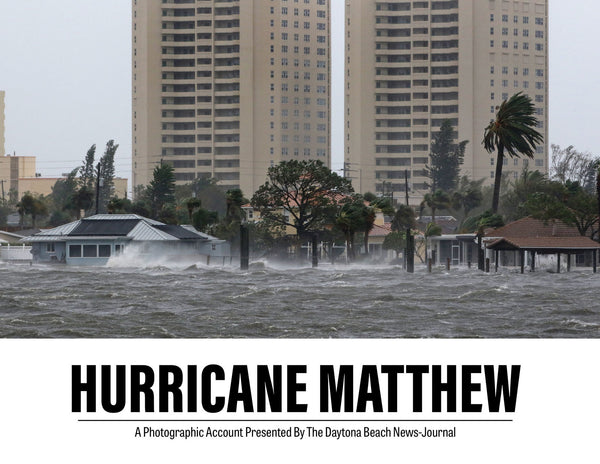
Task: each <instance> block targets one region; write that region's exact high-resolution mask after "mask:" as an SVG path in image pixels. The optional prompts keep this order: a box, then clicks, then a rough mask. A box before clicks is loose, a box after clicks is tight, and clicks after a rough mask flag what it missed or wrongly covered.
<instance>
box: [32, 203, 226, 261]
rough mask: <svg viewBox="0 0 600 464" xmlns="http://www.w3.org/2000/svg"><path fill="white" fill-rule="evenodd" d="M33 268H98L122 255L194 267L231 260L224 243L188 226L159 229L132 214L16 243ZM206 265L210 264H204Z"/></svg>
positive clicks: (72, 224)
mask: <svg viewBox="0 0 600 464" xmlns="http://www.w3.org/2000/svg"><path fill="white" fill-rule="evenodd" d="M21 242H23V243H29V244H31V246H32V249H31V253H32V257H33V261H34V262H41V263H52V262H61V263H66V264H74V265H84V266H90V265H93V266H97V265H105V264H107V263H108V261H109V260H110V259H113V258H117V257H122V256H125V254H126V253H129V254H130V255H134V256H136V257H139V256H147V257H148V258H156V257H161V259H162V258H163V257H164V259H165V260H176V261H177V262H180V261H181V260H186V261H191V262H197V261H200V260H203V259H206V257H218V258H225V257H229V256H230V247H229V243H227V242H226V241H225V240H219V239H217V238H216V237H212V236H210V235H207V234H204V233H202V232H199V231H197V230H196V229H195V228H194V227H192V226H179V225H171V224H163V223H162V222H159V221H155V220H152V219H148V218H145V217H142V216H138V215H136V214H97V215H95V216H90V217H87V218H83V219H80V220H78V221H74V222H70V223H68V224H64V225H62V226H59V227H55V228H53V229H48V230H43V231H41V232H39V233H37V234H35V235H31V236H29V237H24V238H23V239H21ZM208 259H210V258H208Z"/></svg>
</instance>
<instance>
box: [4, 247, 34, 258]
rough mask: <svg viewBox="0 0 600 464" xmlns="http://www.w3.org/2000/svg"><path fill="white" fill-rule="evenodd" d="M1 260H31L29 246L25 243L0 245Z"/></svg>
mask: <svg viewBox="0 0 600 464" xmlns="http://www.w3.org/2000/svg"><path fill="white" fill-rule="evenodd" d="M0 260H1V261H31V247H30V246H25V245H5V246H0Z"/></svg>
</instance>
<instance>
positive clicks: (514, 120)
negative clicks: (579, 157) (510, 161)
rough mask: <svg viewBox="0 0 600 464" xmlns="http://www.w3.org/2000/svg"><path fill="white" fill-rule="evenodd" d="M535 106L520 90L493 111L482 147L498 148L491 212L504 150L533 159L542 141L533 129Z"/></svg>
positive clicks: (494, 210)
mask: <svg viewBox="0 0 600 464" xmlns="http://www.w3.org/2000/svg"><path fill="white" fill-rule="evenodd" d="M534 111H535V107H534V105H533V102H532V101H531V97H529V96H528V95H525V94H523V93H522V92H519V93H517V94H515V95H513V96H512V97H510V99H508V100H504V101H503V102H502V104H501V105H500V107H499V108H498V111H497V113H496V118H495V119H494V120H492V121H490V123H489V125H488V126H487V127H486V128H485V131H484V136H483V146H484V148H485V149H486V150H487V152H488V153H492V152H493V151H494V150H497V151H498V155H497V157H496V175H495V178H494V196H493V198H492V213H494V214H495V213H497V212H498V202H499V199H500V182H501V180H502V166H503V164H504V152H505V151H506V152H507V153H508V155H510V156H511V157H517V158H520V156H521V155H524V156H527V157H528V158H533V156H534V153H535V149H536V146H537V145H538V144H540V143H542V142H543V140H544V138H543V136H542V135H541V134H540V133H539V132H538V131H537V130H535V129H534V128H535V127H536V126H537V124H538V120H537V118H536V117H535V116H534Z"/></svg>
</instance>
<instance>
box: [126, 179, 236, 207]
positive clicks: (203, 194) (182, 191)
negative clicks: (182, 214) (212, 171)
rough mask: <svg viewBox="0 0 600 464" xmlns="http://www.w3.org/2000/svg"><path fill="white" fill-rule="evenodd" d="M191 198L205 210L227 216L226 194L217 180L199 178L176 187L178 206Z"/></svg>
mask: <svg viewBox="0 0 600 464" xmlns="http://www.w3.org/2000/svg"><path fill="white" fill-rule="evenodd" d="M190 197H194V198H198V199H199V200H200V201H201V202H202V207H203V208H205V209H207V210H209V211H216V212H217V213H218V214H219V216H221V217H222V216H225V215H226V212H227V201H226V193H225V190H224V189H223V187H221V186H220V185H218V183H217V180H216V179H213V178H207V177H199V178H197V179H194V181H193V182H190V183H188V184H183V185H176V186H175V202H176V203H177V204H182V203H183V202H185V200H187V199H188V198H190ZM136 198H137V197H136Z"/></svg>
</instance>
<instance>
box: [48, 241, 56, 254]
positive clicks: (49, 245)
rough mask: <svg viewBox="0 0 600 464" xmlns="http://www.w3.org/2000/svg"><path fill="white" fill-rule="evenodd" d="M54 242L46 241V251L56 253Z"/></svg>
mask: <svg viewBox="0 0 600 464" xmlns="http://www.w3.org/2000/svg"><path fill="white" fill-rule="evenodd" d="M55 251H56V250H55V249H54V242H50V243H46V253H54V252H55Z"/></svg>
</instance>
